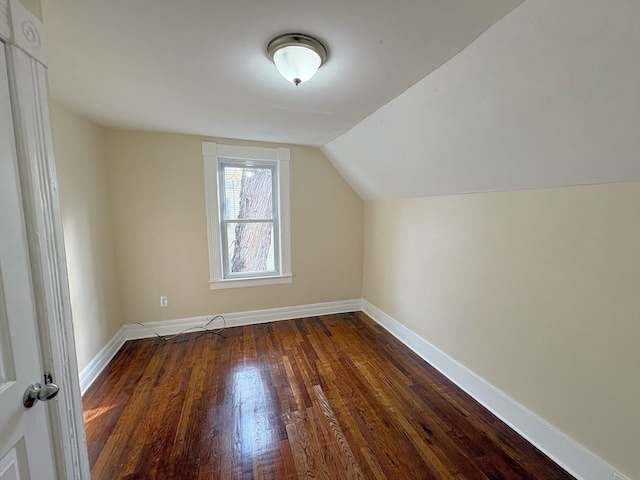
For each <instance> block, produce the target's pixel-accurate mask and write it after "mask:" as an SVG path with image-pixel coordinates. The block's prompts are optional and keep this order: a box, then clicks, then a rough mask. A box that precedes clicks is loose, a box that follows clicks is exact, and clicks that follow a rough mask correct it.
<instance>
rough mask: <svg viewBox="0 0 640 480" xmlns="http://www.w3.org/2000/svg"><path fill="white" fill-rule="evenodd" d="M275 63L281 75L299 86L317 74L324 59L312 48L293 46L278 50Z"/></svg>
mask: <svg viewBox="0 0 640 480" xmlns="http://www.w3.org/2000/svg"><path fill="white" fill-rule="evenodd" d="M273 63H275V64H276V68H277V69H278V72H280V75H282V76H283V77H284V78H286V79H287V80H289V81H290V82H292V83H294V84H296V85H298V84H300V83H302V82H306V81H307V80H309V79H310V78H311V77H313V76H314V75H315V74H316V72H317V71H318V68H320V64H321V63H322V59H321V58H320V55H318V54H317V53H316V52H314V51H313V50H311V49H310V48H307V47H303V46H297V45H293V46H288V47H283V48H281V49H280V50H277V51H276V52H275V53H274V54H273Z"/></svg>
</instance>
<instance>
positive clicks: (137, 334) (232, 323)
mask: <svg viewBox="0 0 640 480" xmlns="http://www.w3.org/2000/svg"><path fill="white" fill-rule="evenodd" d="M361 307H362V300H360V299H356V300H340V301H337V302H324V303H313V304H308V305H298V306H296V307H281V308H268V309H266V310H253V311H250V312H239V313H225V314H224V318H225V320H226V324H227V327H239V326H243V325H253V324H258V323H266V322H277V321H281V320H290V319H292V318H305V317H315V316H318V315H331V314H335V313H347V312H357V311H359V310H361V309H362V308H361ZM212 317H213V315H207V316H202V317H191V318H181V319H177V320H164V321H160V322H149V323H147V324H146V325H147V326H148V327H149V328H151V329H153V331H155V332H158V333H159V334H160V335H175V334H177V333H180V332H182V331H183V330H185V329H187V328H194V329H197V328H198V327H202V326H203V325H204V324H205V323H207V322H208V321H209V320H211V318H212ZM221 326H222V321H221V320H216V321H215V322H214V323H212V324H211V328H219V327H221ZM153 336H155V334H154V333H153V332H152V331H151V330H149V329H148V328H145V327H142V326H140V325H136V324H127V325H124V326H122V327H121V328H120V330H118V332H117V333H116V334H115V335H114V336H113V338H112V339H111V340H109V342H108V343H107V344H106V345H105V346H104V347H103V348H102V350H100V351H99V352H98V354H97V355H96V356H95V357H94V358H93V359H92V360H91V361H90V362H89V364H88V365H87V366H86V367H85V368H83V369H82V372H80V384H81V386H82V394H83V395H84V393H85V392H86V391H87V390H88V389H89V387H90V386H91V384H93V382H95V380H96V378H98V375H100V373H102V371H103V370H104V369H105V368H106V366H107V365H108V364H109V362H110V361H111V360H112V359H113V357H114V356H115V355H116V353H118V351H119V350H120V349H121V348H122V346H123V345H124V343H125V342H126V341H128V340H137V339H140V338H150V337H153Z"/></svg>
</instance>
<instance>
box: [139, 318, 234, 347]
mask: <svg viewBox="0 0 640 480" xmlns="http://www.w3.org/2000/svg"><path fill="white" fill-rule="evenodd" d="M216 318H221V319H222V327H220V328H219V329H217V330H214V329H209V328H207V327H208V326H209V325H211V323H212V322H213V321H214V320H215V319H216ZM134 325H140V326H141V327H144V328H146V329H147V330H149V331H151V332H153V334H154V335H155V336H156V337H158V338H160V339H162V340H164V341H165V342H166V341H168V340H171V339H174V338H176V337H177V336H178V335H182V334H183V333H187V332H188V331H190V330H204V331H205V332H209V333H214V334H216V335H220V332H222V331H223V330H224V329H225V328H227V320H226V319H225V318H224V316H223V315H215V316H214V317H212V318H211V319H210V320H209V321H208V322H207V323H205V324H204V325H203V326H201V327H189V328H185V329H184V330H182V331H180V332H178V333H176V334H175V335H164V336H163V335H160V334H159V333H158V332H156V331H155V330H154V329H153V328H151V327H149V326H147V325H145V324H144V323H140V322H134Z"/></svg>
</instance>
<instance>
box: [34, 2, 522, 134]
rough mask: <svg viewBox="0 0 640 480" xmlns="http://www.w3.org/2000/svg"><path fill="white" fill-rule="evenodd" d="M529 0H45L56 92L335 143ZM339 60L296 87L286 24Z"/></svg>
mask: <svg viewBox="0 0 640 480" xmlns="http://www.w3.org/2000/svg"><path fill="white" fill-rule="evenodd" d="M521 2H522V0H446V1H442V0H371V1H369V0H339V1H334V0H315V1H310V0H209V1H205V0H162V1H150V0H127V1H122V0H91V1H87V0H65V1H60V0H42V7H43V17H44V25H45V33H46V44H47V49H48V54H49V85H50V91H51V95H52V96H53V97H54V98H55V99H56V100H58V101H59V102H61V103H63V104H65V105H66V106H68V107H70V108H72V109H73V110H75V111H77V112H79V113H81V114H83V115H84V116H86V117H88V118H90V119H91V120H93V121H94V122H96V123H98V124H100V125H103V126H108V127H117V128H130V129H138V130H153V131H166V132H177V133H188V134H194V135H206V136H216V137H228V138H237V139H247V140H262V141H271V142H279V143H298V144H307V145H315V146H321V145H324V144H325V143H326V142H328V141H330V140H333V139H334V138H336V137H338V136H339V135H341V134H343V133H345V132H346V131H347V130H349V129H350V128H351V127H353V126H354V125H355V124H356V123H358V122H359V121H360V120H362V119H363V118H365V117H366V116H367V115H369V114H371V113H373V112H374V111H375V110H376V109H378V108H379V107H380V106H382V105H384V104H385V103H387V102H389V101H390V100H392V99H393V98H395V97H396V96H398V95H399V94H401V93H402V92H404V91H405V90H406V89H407V88H409V87H410V86H412V85H413V84H415V83H416V82H418V81H419V80H421V79H422V78H423V77H424V76H425V75H427V74H428V73H430V72H432V71H433V70H435V69H436V68H438V67H439V66H440V65H442V64H443V63H445V62H446V61H447V60H449V59H450V58H451V57H453V56H454V55H456V54H457V53H458V52H460V51H461V50H462V49H464V48H465V47H466V46H467V45H469V43H471V42H472V41H473V40H475V39H476V38H477V37H478V36H479V35H480V34H481V33H482V32H483V31H485V30H486V29H487V28H489V27H490V26H491V25H493V24H494V23H495V22H496V21H498V20H499V19H500V18H502V17H503V16H504V15H505V14H507V13H508V12H510V11H511V10H512V9H513V8H515V7H516V6H518V5H519V4H521ZM290 32H300V33H307V34H310V35H314V36H317V37H318V39H320V40H321V41H323V42H324V43H325V44H326V46H327V48H328V49H329V59H328V61H327V63H326V64H325V65H324V66H323V67H322V68H321V69H320V70H319V71H318V74H317V75H316V76H315V77H314V78H313V79H311V80H310V81H309V82H308V83H305V84H303V85H300V86H299V87H295V86H293V85H292V84H290V83H288V82H287V81H285V80H284V79H283V78H282V77H280V75H279V74H278V72H277V70H276V69H275V67H274V65H273V63H271V61H270V60H269V59H268V58H267V55H266V46H267V43H268V42H269V41H270V40H271V39H272V38H273V37H275V36H277V35H279V34H282V33H290Z"/></svg>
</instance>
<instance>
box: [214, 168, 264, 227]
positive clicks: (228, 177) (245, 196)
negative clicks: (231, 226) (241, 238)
mask: <svg viewBox="0 0 640 480" xmlns="http://www.w3.org/2000/svg"><path fill="white" fill-rule="evenodd" d="M272 173H273V170H272V169H270V168H259V167H230V166H225V167H224V190H225V207H226V208H225V212H224V215H225V217H224V218H225V219H227V220H236V219H238V220H240V219H243V220H245V219H246V220H271V219H273V205H272V203H273V202H272V200H273V179H272Z"/></svg>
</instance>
